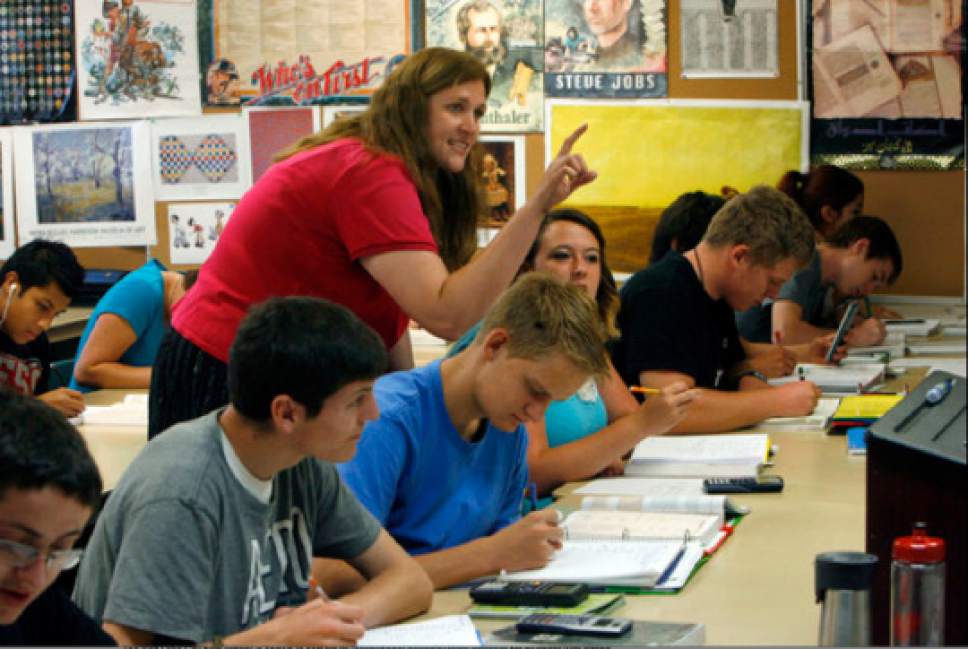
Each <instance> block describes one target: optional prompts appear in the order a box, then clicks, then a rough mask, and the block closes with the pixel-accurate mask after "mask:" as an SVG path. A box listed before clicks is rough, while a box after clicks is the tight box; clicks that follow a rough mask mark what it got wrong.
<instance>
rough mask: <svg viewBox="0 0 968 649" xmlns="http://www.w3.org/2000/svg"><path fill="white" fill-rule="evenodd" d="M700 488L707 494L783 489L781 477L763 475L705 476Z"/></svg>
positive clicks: (767, 491) (766, 491)
mask: <svg viewBox="0 0 968 649" xmlns="http://www.w3.org/2000/svg"><path fill="white" fill-rule="evenodd" d="M702 488H703V490H704V491H705V492H706V493H707V494H752V493H770V492H777V491H783V478H781V477H780V476H778V475H765V476H760V477H759V478H706V479H705V480H703V481H702Z"/></svg>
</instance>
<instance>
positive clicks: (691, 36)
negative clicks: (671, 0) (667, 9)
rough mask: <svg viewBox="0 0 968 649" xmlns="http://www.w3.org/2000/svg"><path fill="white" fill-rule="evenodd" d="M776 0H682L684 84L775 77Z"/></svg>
mask: <svg viewBox="0 0 968 649" xmlns="http://www.w3.org/2000/svg"><path fill="white" fill-rule="evenodd" d="M778 9H779V8H778V6H777V0H682V3H681V6H680V9H679V16H680V18H679V25H680V30H681V31H680V34H681V37H680V39H679V42H680V44H681V47H682V51H681V54H680V60H681V61H682V76H683V78H687V79H689V78H728V77H734V78H739V77H775V76H777V75H778V74H779V62H778V61H779V50H778V26H777V14H778Z"/></svg>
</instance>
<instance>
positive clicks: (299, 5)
mask: <svg viewBox="0 0 968 649" xmlns="http://www.w3.org/2000/svg"><path fill="white" fill-rule="evenodd" d="M416 1H417V0H353V1H352V2H347V1H346V0H313V2H293V1H292V0H245V2H240V1H239V0H198V38H199V42H200V43H201V47H200V49H201V52H200V57H199V66H200V69H199V73H200V75H201V77H202V81H203V85H204V88H203V93H204V96H205V103H206V104H207V105H209V106H225V105H239V104H250V105H254V104H269V105H289V106H292V105H309V104H324V103H328V102H331V101H347V100H353V99H356V100H359V101H361V102H364V101H366V98H367V97H368V96H369V95H370V94H372V92H373V91H374V90H375V89H376V88H377V87H379V85H380V84H381V83H383V80H384V79H385V78H386V77H387V75H389V74H390V72H391V71H392V70H393V67H394V66H395V65H397V64H398V63H399V62H400V61H402V60H403V58H404V57H405V56H406V55H407V54H409V53H410V51H411V48H412V47H413V41H414V39H413V32H412V27H411V18H412V16H411V13H412V8H411V3H412V2H416Z"/></svg>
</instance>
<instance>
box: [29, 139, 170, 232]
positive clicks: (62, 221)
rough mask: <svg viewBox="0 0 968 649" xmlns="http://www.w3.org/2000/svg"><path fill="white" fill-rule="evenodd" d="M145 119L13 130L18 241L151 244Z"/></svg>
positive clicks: (152, 216) (152, 217)
mask: <svg viewBox="0 0 968 649" xmlns="http://www.w3.org/2000/svg"><path fill="white" fill-rule="evenodd" d="M148 142H149V136H148V125H147V124H146V123H144V122H125V123H91V124H58V125H50V126H37V127H31V128H27V127H25V128H19V129H17V130H16V131H15V132H14V156H15V160H16V165H17V169H18V170H19V172H18V173H17V178H16V187H17V228H18V234H19V236H20V240H21V241H29V240H31V239H37V238H44V239H53V240H56V241H63V242H64V243H66V244H68V245H69V246H73V247H78V248H85V247H99V246H136V245H149V244H154V243H155V210H154V196H153V192H152V186H151V162H150V159H149V153H148V151H149V144H148Z"/></svg>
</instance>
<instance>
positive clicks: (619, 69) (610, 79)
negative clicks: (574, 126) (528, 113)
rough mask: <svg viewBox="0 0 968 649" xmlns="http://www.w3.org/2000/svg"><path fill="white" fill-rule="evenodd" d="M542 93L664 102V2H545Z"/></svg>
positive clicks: (665, 27)
mask: <svg viewBox="0 0 968 649" xmlns="http://www.w3.org/2000/svg"><path fill="white" fill-rule="evenodd" d="M545 3H546V4H545V25H544V33H545V46H544V56H545V92H546V94H548V95H549V96H552V97H629V98H632V97H664V96H666V95H667V94H668V84H667V80H666V71H667V55H666V49H667V44H666V29H667V23H668V16H667V13H666V3H665V0H545Z"/></svg>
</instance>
